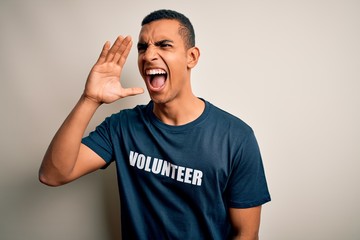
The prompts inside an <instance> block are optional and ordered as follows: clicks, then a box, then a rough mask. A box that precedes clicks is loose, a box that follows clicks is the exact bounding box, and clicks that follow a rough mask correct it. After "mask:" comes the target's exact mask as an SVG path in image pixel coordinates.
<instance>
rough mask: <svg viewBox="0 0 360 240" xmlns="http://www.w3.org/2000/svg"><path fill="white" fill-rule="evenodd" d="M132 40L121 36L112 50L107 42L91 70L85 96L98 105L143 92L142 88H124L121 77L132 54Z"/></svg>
mask: <svg viewBox="0 0 360 240" xmlns="http://www.w3.org/2000/svg"><path fill="white" fill-rule="evenodd" d="M130 48H131V39H130V38H129V37H127V38H125V39H124V38H122V37H121V36H120V37H119V38H118V39H117V40H116V41H115V43H114V45H113V46H112V47H111V48H110V45H109V43H108V42H107V43H106V44H105V45H104V48H103V50H102V52H101V54H100V57H99V59H98V61H97V62H96V64H95V65H94V67H93V68H92V69H91V72H90V74H89V77H88V80H87V82H86V87H85V95H86V96H87V97H88V98H90V99H92V100H94V101H96V102H98V103H112V102H114V101H116V100H118V99H120V98H124V97H127V96H131V95H136V94H140V93H142V92H143V89H141V88H123V87H122V86H121V83H120V76H121V72H122V69H123V66H124V64H125V61H126V58H127V56H128V54H129V52H130Z"/></svg>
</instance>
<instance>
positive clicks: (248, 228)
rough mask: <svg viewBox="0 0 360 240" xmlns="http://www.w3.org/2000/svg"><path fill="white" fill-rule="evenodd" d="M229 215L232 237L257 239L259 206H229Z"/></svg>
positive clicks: (248, 239)
mask: <svg viewBox="0 0 360 240" xmlns="http://www.w3.org/2000/svg"><path fill="white" fill-rule="evenodd" d="M229 215H230V220H231V223H232V227H233V229H234V233H235V237H234V239H244V240H245V239H246V240H257V239H258V233H259V227H260V215H261V206H257V207H252V208H230V209H229Z"/></svg>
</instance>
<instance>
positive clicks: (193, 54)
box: [187, 47, 200, 69]
mask: <svg viewBox="0 0 360 240" xmlns="http://www.w3.org/2000/svg"><path fill="white" fill-rule="evenodd" d="M187 58H188V61H187V67H188V68H189V69H191V68H193V67H195V66H196V64H197V62H198V61H199V58H200V50H199V49H198V48H197V47H192V48H189V49H188V50H187Z"/></svg>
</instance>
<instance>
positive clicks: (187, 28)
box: [141, 9, 195, 48]
mask: <svg viewBox="0 0 360 240" xmlns="http://www.w3.org/2000/svg"><path fill="white" fill-rule="evenodd" d="M162 19H170V20H177V21H178V22H179V23H180V28H179V34H180V35H181V36H182V38H183V39H184V42H185V46H186V47H187V48H191V47H194V46H195V31H194V27H193V25H192V24H191V22H190V20H189V19H188V18H187V17H186V16H185V15H184V14H182V13H179V12H176V11H173V10H167V9H161V10H157V11H154V12H152V13H150V14H149V15H147V16H146V17H145V18H144V19H143V20H142V22H141V26H144V25H145V24H148V23H151V22H153V21H157V20H162Z"/></svg>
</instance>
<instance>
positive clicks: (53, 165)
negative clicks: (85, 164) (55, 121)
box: [39, 96, 99, 185]
mask: <svg viewBox="0 0 360 240" xmlns="http://www.w3.org/2000/svg"><path fill="white" fill-rule="evenodd" d="M98 107H99V104H97V103H95V102H93V101H91V100H89V99H87V98H85V97H84V96H81V98H80V99H79V101H78V103H77V104H76V106H75V107H74V109H73V110H72V111H71V113H70V114H69V116H68V117H67V118H66V119H65V121H64V123H63V124H62V125H61V127H60V128H59V130H58V131H57V133H56V134H55V136H54V138H53V140H52V141H51V143H50V145H49V147H48V149H47V151H46V153H45V156H44V158H43V162H42V164H41V167H40V171H39V179H40V181H41V182H43V183H45V184H47V185H60V184H63V183H65V182H67V177H68V176H70V175H71V172H72V170H73V169H74V166H75V164H76V160H77V157H78V153H79V149H80V145H81V139H82V137H83V135H84V132H85V130H86V128H87V126H88V124H89V122H90V120H91V118H92V116H93V115H94V113H95V111H96V109H97V108H98Z"/></svg>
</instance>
